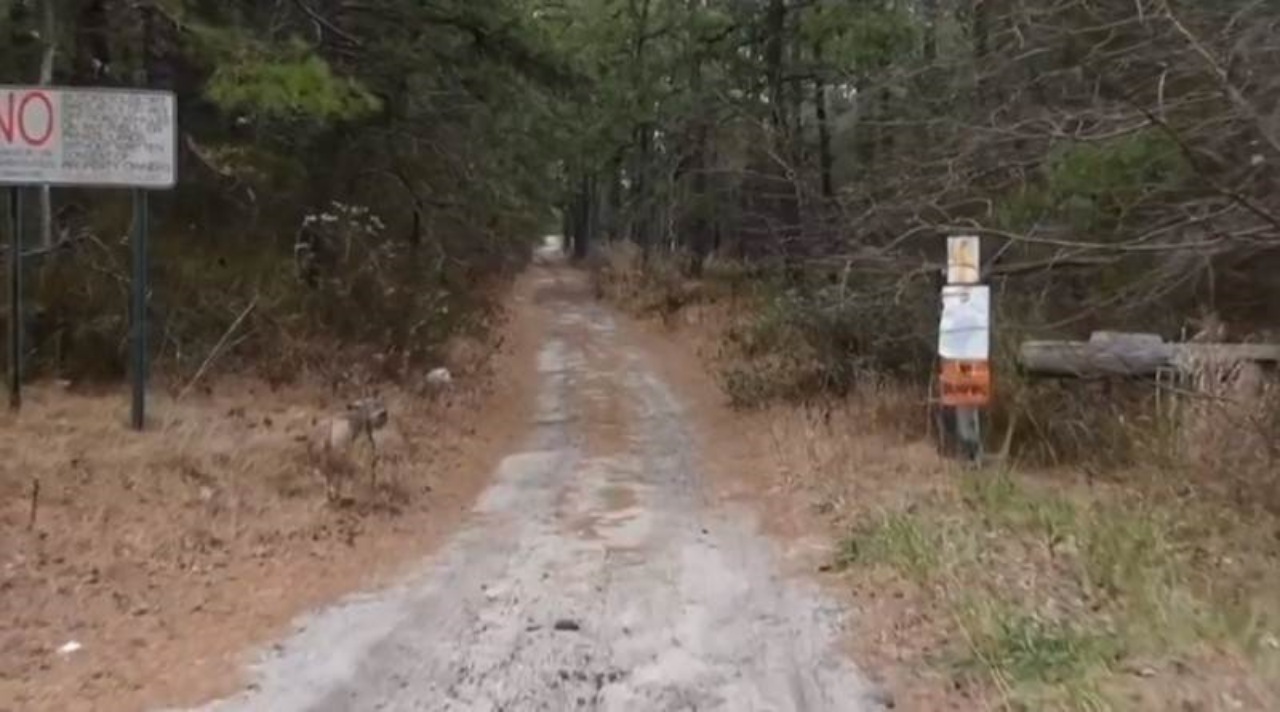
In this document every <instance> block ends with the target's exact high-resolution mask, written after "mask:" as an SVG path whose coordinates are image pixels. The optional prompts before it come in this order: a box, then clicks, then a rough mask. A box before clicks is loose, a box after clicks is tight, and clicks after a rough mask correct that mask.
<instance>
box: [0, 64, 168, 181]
mask: <svg viewBox="0 0 1280 712" xmlns="http://www.w3.org/2000/svg"><path fill="white" fill-rule="evenodd" d="M177 124H178V116H177V102H176V100H175V99H174V96H173V94H171V93H169V92H161V91H144V90H136V89H65V88H59V87H14V86H2V85H0V184H6V185H85V186H104V187H105V186H119V187H133V188H171V187H173V185H174V183H175V182H176V181H177V177H178V156H177V154H178V150H177V146H178V144H177V137H178V132H177Z"/></svg>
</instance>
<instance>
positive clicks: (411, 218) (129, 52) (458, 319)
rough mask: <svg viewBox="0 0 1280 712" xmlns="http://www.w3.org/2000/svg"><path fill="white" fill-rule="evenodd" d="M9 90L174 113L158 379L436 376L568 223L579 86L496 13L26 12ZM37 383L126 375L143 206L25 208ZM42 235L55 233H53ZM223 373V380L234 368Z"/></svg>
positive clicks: (442, 9) (160, 263)
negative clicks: (165, 375)
mask: <svg viewBox="0 0 1280 712" xmlns="http://www.w3.org/2000/svg"><path fill="white" fill-rule="evenodd" d="M0 11H2V12H0V18H3V19H4V20H5V27H4V32H3V35H4V37H5V47H4V49H3V50H0V71H3V75H4V81H5V82H8V83H14V84H22V83H25V84H35V83H53V84H59V85H70V86H127V87H146V88H151V89H164V90H169V91H172V92H174V93H175V94H176V95H177V99H178V107H179V128H180V136H179V143H180V146H179V149H180V156H179V157H180V179H179V185H178V186H177V188H176V190H174V191H172V192H165V193H156V194H155V195H154V196H153V200H152V211H153V217H152V232H153V237H152V246H153V251H154V254H153V256H152V259H151V265H152V280H153V285H154V288H153V292H152V293H151V294H150V296H149V300H148V308H149V311H150V313H151V318H152V320H153V322H154V326H153V328H152V330H151V331H152V342H153V343H152V344H151V350H152V353H153V354H154V359H155V362H156V364H157V367H158V368H160V369H161V370H162V371H168V372H171V373H180V374H182V373H185V374H188V375H189V374H190V373H191V372H192V371H195V370H196V368H197V367H198V365H199V364H201V363H202V362H203V361H204V360H205V359H206V357H207V356H208V354H209V353H210V351H211V349H213V347H214V345H215V344H216V343H217V342H218V340H219V339H220V338H221V337H222V336H224V335H226V334H227V329H228V327H229V326H230V325H231V324H233V323H236V321H237V317H238V316H240V315H243V316H244V318H243V320H242V321H241V322H240V326H239V328H238V330H237V332H236V333H234V334H231V335H230V338H229V345H230V347H231V348H226V347H225V345H224V350H225V351H226V352H227V356H225V357H223V358H222V363H225V364H234V363H239V364H241V365H244V366H248V367H253V368H257V369H260V370H262V371H264V372H265V373H266V375H268V376H269V377H272V378H278V379H284V378H288V377H290V376H291V375H294V374H297V373H299V372H301V371H303V370H306V369H313V370H319V371H321V372H323V374H324V375H326V376H330V377H342V376H344V375H349V374H344V373H342V371H350V370H353V366H354V365H356V364H364V365H368V366H370V369H369V370H370V371H372V373H370V374H368V376H367V377H399V376H404V375H407V374H408V373H409V372H410V371H412V372H415V373H416V372H418V371H425V369H426V368H430V367H432V366H434V365H438V350H439V348H440V347H441V345H442V344H443V343H444V342H445V340H446V339H447V338H448V337H450V336H452V335H455V334H466V333H472V332H477V331H480V330H483V329H484V328H485V326H486V324H487V323H488V322H489V321H490V320H491V318H492V317H493V315H494V314H493V306H494V304H493V296H494V294H493V291H494V290H493V287H494V285H495V283H497V282H500V281H501V279H502V277H503V275H506V274H509V273H511V272H512V271H513V270H515V269H518V268H519V267H520V266H521V265H522V264H523V263H524V261H525V260H526V259H527V256H528V253H529V244H530V242H531V239H532V238H533V237H534V236H536V235H539V234H541V232H542V230H543V228H544V227H545V226H546V225H548V224H554V222H555V218H554V217H553V212H552V206H553V205H554V203H555V202H556V188H555V187H556V186H557V185H558V184H559V182H560V181H559V180H558V178H557V174H556V160H555V159H556V157H557V156H556V154H555V153H554V151H555V149H556V148H557V147H558V146H561V145H563V141H562V140H561V136H562V132H563V130H564V127H563V124H564V122H563V120H562V119H560V118H558V117H559V116H561V115H562V114H563V112H564V110H565V106H566V104H565V97H567V96H569V94H570V92H571V91H572V90H573V89H574V88H575V83H574V78H575V75H574V72H573V69H572V67H571V66H570V65H569V64H568V63H567V62H565V61H564V59H563V57H562V56H561V55H557V54H553V53H552V52H551V49H550V47H549V46H548V45H547V44H546V43H545V42H541V41H540V40H539V37H538V36H537V33H536V32H535V31H534V30H535V29H536V28H534V27H532V26H531V25H530V24H529V18H528V16H527V15H526V14H525V13H524V11H523V8H521V7H520V6H519V5H517V4H513V3H510V2H505V1H504V0H494V1H492V2H480V3H471V2H455V3H443V4H441V3H431V4H426V3H420V2H412V1H410V0H382V1H378V0H375V1H372V2H358V3H357V2H302V1H298V2H225V1H216V2H215V1H194V0H192V1H187V0H168V1H156V2H148V1H145V0H144V1H134V0H49V1H48V2H38V1H34V0H9V1H7V2H4V3H0ZM24 193H25V195H24V198H23V199H24V201H26V205H25V207H26V211H25V214H26V215H27V216H28V219H27V221H26V222H27V225H26V227H27V229H26V231H25V232H26V234H25V235H24V244H25V254H26V255H27V262H28V264H29V265H31V266H30V267H28V270H29V274H31V275H32V276H31V277H29V278H28V286H29V288H30V290H31V294H30V295H29V297H28V299H29V301H28V313H27V314H26V316H25V327H26V337H27V338H26V342H27V345H28V347H29V348H28V350H27V353H26V356H27V372H28V374H30V375H32V376H39V375H46V376H48V375H54V376H58V377H63V378H67V379H69V380H75V381H81V380H98V379H106V380H113V379H117V378H119V377H121V376H122V375H123V373H124V370H125V358H124V355H125V336H126V329H127V308H126V305H127V288H128V282H127V275H128V267H127V266H128V248H127V246H126V244H125V243H126V242H127V240H126V238H125V237H124V236H125V235H127V234H128V229H129V220H130V215H129V196H128V195H127V193H125V192H123V191H119V192H111V191H90V190H69V189H54V190H53V191H52V195H51V196H50V199H48V203H49V205H50V207H49V209H47V210H45V209H43V207H42V202H43V201H44V200H45V197H44V196H42V195H41V193H40V190H39V189H36V188H31V189H26V190H25V191H24ZM43 215H48V216H50V218H49V219H47V220H46V219H42V216H43ZM220 365H221V364H220Z"/></svg>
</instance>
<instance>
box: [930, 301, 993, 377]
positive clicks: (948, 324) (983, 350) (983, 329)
mask: <svg viewBox="0 0 1280 712" xmlns="http://www.w3.org/2000/svg"><path fill="white" fill-rule="evenodd" d="M990 352H991V290H990V288H989V287H988V286H987V285H985V284H973V285H960V284H949V285H947V286H945V287H943V288H942V324H941V328H940V329H939V330H938V355H939V356H941V357H942V358H944V359H952V360H957V361H986V360H987V359H988V358H990Z"/></svg>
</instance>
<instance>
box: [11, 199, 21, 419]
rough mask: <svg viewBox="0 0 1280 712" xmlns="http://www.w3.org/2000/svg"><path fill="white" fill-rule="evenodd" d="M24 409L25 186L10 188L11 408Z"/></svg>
mask: <svg viewBox="0 0 1280 712" xmlns="http://www.w3.org/2000/svg"><path fill="white" fill-rule="evenodd" d="M21 408H22V189H21V188H17V187H13V188H10V189H9V409H10V410H19V409H21Z"/></svg>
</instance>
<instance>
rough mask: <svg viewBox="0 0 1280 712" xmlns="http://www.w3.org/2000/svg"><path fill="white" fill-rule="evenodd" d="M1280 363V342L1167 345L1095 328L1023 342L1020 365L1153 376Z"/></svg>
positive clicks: (1051, 372) (1060, 372)
mask: <svg viewBox="0 0 1280 712" xmlns="http://www.w3.org/2000/svg"><path fill="white" fill-rule="evenodd" d="M1236 362H1253V363H1259V364H1277V363H1280V344H1187V343H1167V342H1165V341H1163V340H1161V338H1160V337H1159V336H1158V335H1155V334H1130V333H1124V332H1096V333H1094V334H1093V335H1092V337H1090V339H1089V341H1026V342H1023V344H1022V345H1021V346H1020V347H1019V349H1018V365H1019V366H1021V367H1022V368H1023V369H1024V370H1026V371H1028V372H1030V373H1033V374H1036V375H1043V376H1067V377H1076V378H1087V377H1097V376H1154V375H1156V374H1157V373H1158V372H1160V371H1161V370H1162V369H1177V370H1181V371H1187V370H1191V369H1195V368H1199V367H1201V366H1202V365H1204V364H1219V365H1224V364H1230V363H1236Z"/></svg>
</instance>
